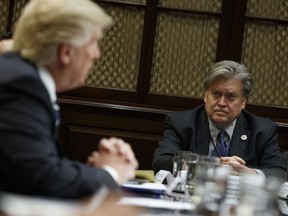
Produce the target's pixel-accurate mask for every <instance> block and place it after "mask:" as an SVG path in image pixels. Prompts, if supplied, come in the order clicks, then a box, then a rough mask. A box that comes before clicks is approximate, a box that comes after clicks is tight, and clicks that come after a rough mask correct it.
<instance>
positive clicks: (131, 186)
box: [122, 182, 166, 194]
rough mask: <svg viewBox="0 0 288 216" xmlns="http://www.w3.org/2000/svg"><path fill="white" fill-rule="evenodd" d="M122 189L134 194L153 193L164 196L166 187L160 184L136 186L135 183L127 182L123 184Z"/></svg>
mask: <svg viewBox="0 0 288 216" xmlns="http://www.w3.org/2000/svg"><path fill="white" fill-rule="evenodd" d="M122 188H124V189H127V190H131V191H135V192H144V193H154V194H164V193H165V191H166V186H165V185H164V184H160V183H142V184H138V183H137V182H134V183H132V182H130V183H129V182H128V183H125V184H123V185H122Z"/></svg>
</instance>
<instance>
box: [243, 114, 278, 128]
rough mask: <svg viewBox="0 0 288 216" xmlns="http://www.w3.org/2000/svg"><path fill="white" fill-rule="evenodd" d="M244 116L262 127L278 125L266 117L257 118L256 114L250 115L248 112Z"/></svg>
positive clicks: (251, 122)
mask: <svg viewBox="0 0 288 216" xmlns="http://www.w3.org/2000/svg"><path fill="white" fill-rule="evenodd" d="M243 115H244V117H245V119H246V120H247V121H248V122H249V123H250V124H253V125H260V126H264V125H266V126H268V125H271V126H273V125H276V123H275V122H274V121H272V120H271V119H269V118H266V117H262V116H257V115H255V114H252V113H249V112H248V111H244V112H243Z"/></svg>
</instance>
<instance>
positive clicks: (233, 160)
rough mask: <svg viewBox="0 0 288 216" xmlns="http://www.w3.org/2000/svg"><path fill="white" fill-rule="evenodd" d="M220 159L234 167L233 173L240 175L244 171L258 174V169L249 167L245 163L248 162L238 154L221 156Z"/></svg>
mask: <svg viewBox="0 0 288 216" xmlns="http://www.w3.org/2000/svg"><path fill="white" fill-rule="evenodd" d="M220 161H221V163H222V164H224V165H227V166H230V167H231V168H232V172H233V175H240V173H243V172H246V173H254V174H256V171H255V170H254V169H251V168H249V167H247V166H246V165H245V164H246V162H245V161H244V160H243V159H242V158H240V157H238V156H232V157H221V158H220Z"/></svg>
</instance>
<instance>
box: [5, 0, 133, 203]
mask: <svg viewBox="0 0 288 216" xmlns="http://www.w3.org/2000/svg"><path fill="white" fill-rule="evenodd" d="M110 24H111V18H110V17H109V16H108V15H107V14H106V13H105V12H104V11H103V10H102V9H101V8H100V7H99V6H98V5H97V4H95V3H94V2H92V1H90V0H73V1H71V0H49V1H47V0H31V1H30V2H29V3H28V4H27V6H26V7H25V9H24V10H23V13H22V15H21V16H20V18H19V20H18V22H17V24H16V28H15V32H14V35H13V42H14V44H13V47H12V52H7V53H5V54H2V55H1V57H0V68H1V70H0V137H1V139H0V172H1V178H0V191H7V192H12V193H22V194H27V195H40V196H51V197H65V198H79V197H83V196H86V195H89V194H92V193H93V192H95V191H96V190H97V189H99V188H100V187H101V186H103V185H105V186H107V187H108V188H111V189H113V188H118V185H120V184H122V183H124V182H125V181H127V180H128V179H130V178H133V177H134V174H135V169H136V168H137V166H138V162H137V160H136V158H135V156H134V153H133V151H132V149H131V147H130V145H129V144H128V143H126V142H124V141H123V140H121V139H117V138H110V139H102V140H101V141H100V142H99V149H98V151H95V152H93V153H91V156H90V157H89V158H88V163H87V164H84V163H80V162H76V161H71V160H68V159H66V158H65V157H63V156H62V155H61V152H59V149H58V147H57V138H56V136H55V135H56V134H57V133H56V131H57V125H56V124H57V123H55V122H57V118H58V115H57V113H59V107H58V106H57V104H56V100H57V95H56V93H59V92H63V91H68V90H71V89H74V88H76V87H79V86H81V85H84V82H85V79H86V77H87V74H88V72H89V70H90V68H91V67H92V65H93V61H94V60H95V59H98V58H99V57H100V50H99V47H98V42H99V40H100V39H101V38H102V37H103V31H104V29H105V28H106V27H107V26H109V25H110Z"/></svg>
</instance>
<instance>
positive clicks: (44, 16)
mask: <svg viewBox="0 0 288 216" xmlns="http://www.w3.org/2000/svg"><path fill="white" fill-rule="evenodd" d="M111 22H112V20H111V18H110V16H108V15H107V14H106V13H105V12H104V10H103V9H102V8H100V7H99V6H98V5H97V4H96V3H94V2H92V1H91V0H73V1H71V0H49V1H47V0H31V1H30V2H29V3H28V4H27V5H26V7H25V8H24V10H23V12H22V14H21V16H20V18H19V20H18V21H17V23H16V28H15V32H14V35H13V38H14V45H13V50H14V51H16V52H19V53H20V55H21V56H23V57H24V58H26V59H29V60H31V61H33V62H35V63H38V64H47V63H51V62H53V61H55V60H56V59H57V48H58V46H59V44H61V43H70V44H73V45H77V46H80V45H82V44H84V43H85V42H87V41H88V40H89V39H90V38H91V36H92V34H93V33H94V31H95V28H99V27H100V29H102V30H103V29H104V28H105V27H107V26H108V25H109V24H110V23H111Z"/></svg>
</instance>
